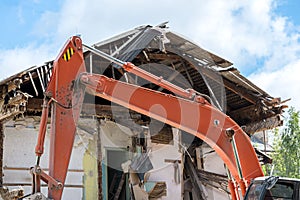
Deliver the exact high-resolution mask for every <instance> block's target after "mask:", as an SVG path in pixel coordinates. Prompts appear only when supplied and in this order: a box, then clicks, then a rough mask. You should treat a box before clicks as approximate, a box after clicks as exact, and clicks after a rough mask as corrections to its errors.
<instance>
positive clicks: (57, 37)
mask: <svg viewBox="0 0 300 200" xmlns="http://www.w3.org/2000/svg"><path fill="white" fill-rule="evenodd" d="M277 3H278V0H264V1H261V0H245V1H240V0H229V1H224V0H211V1H204V0H191V1H189V2H187V1H185V0H175V1H174V0H173V1H172V0H166V1H160V2H153V1H146V0H127V1H126V0H124V1H118V2H117V1H112V0H101V1H99V0H89V1H86V0H78V1H76V3H74V2H73V1H71V0H65V1H64V3H63V4H62V7H61V9H60V10H58V11H57V12H49V11H45V12H44V13H43V14H42V15H41V17H40V19H39V20H38V21H37V22H36V23H35V26H34V30H32V31H33V33H34V34H35V35H36V36H37V37H38V38H42V39H44V41H45V42H44V44H42V45H41V47H37V48H36V49H39V50H32V49H31V48H30V47H25V48H21V49H15V50H8V51H6V52H3V51H2V53H4V54H5V55H6V58H5V59H4V58H3V55H1V56H0V66H8V65H10V66H18V65H19V66H21V65H22V66H26V65H28V64H26V63H30V65H32V64H37V63H39V62H42V61H43V60H42V59H43V57H46V54H48V52H51V51H50V50H49V44H51V48H53V49H55V50H56V51H54V50H53V49H52V51H54V52H57V51H58V50H59V48H60V47H61V46H62V44H63V43H64V41H65V40H66V39H67V38H69V37H70V36H71V35H74V34H81V35H82V38H83V41H84V43H86V44H92V43H95V42H98V41H101V40H104V39H106V38H109V37H111V36H113V35H116V34H119V33H122V32H123V31H126V30H129V29H132V28H133V27H136V26H139V25H145V24H151V25H156V24H159V23H161V22H164V21H169V22H170V27H171V30H172V31H175V32H178V33H180V34H182V35H185V36H187V38H189V39H191V40H193V41H195V42H196V43H198V44H200V46H202V47H204V48H206V49H208V50H210V51H212V52H214V53H215V54H217V55H220V56H222V57H224V58H225V59H228V60H230V61H231V62H233V63H234V64H235V66H236V67H237V68H238V69H240V70H241V71H242V73H244V74H249V73H251V72H253V73H254V74H253V75H251V76H250V77H251V79H252V80H254V83H256V84H257V85H258V86H259V87H261V88H262V89H266V90H267V91H268V92H270V94H271V95H272V96H287V97H292V96H293V95H294V94H296V93H297V92H298V91H299V88H297V87H296V86H295V87H294V85H297V84H295V82H288V81H289V80H290V81H292V80H293V81H295V80H297V77H294V74H295V73H293V72H292V71H290V69H294V67H292V66H294V65H296V63H298V60H299V55H300V44H299V43H300V40H299V37H300V31H299V30H300V29H299V27H295V26H294V25H293V23H291V22H290V21H288V18H286V17H284V16H279V15H278V14H276V13H274V10H275V6H276V4H277ZM47 46H48V47H47ZM38 51H39V52H44V53H42V55H43V56H42V57H38V58H37V56H36V54H37V52H38ZM15 52H17V54H19V58H18V63H19V64H18V65H17V64H15V62H14V58H15V55H11V56H9V55H10V54H16V53H15ZM22 52H23V53H22ZM51 55H53V54H51ZM22 57H23V58H22ZM9 58H11V59H12V61H11V60H10V59H9ZM29 60H30V62H29ZM44 61H45V60H44ZM4 64H5V65H4ZM257 67H260V68H259V69H256V68H257ZM294 70H296V69H294ZM10 72H11V71H10ZM288 72H291V73H292V74H288ZM281 73H284V74H285V75H286V81H285V82H284V81H283V80H281V81H282V84H286V85H279V86H278V87H279V88H281V87H283V88H284V87H287V85H288V87H289V88H290V90H289V91H290V93H288V91H285V90H284V89H283V90H282V91H281V92H282V94H279V93H278V91H280V90H279V89H277V90H274V89H273V88H276V87H272V85H278V84H276V83H277V82H278V81H274V80H275V79H272V78H271V77H277V78H278V76H279V75H280V74H281ZM289 76H291V78H288V77H289ZM262 78H263V79H262ZM261 80H263V81H261ZM267 83H268V84H267ZM292 88H294V89H292ZM292 92H293V93H292ZM289 94H290V95H289Z"/></svg>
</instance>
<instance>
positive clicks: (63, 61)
mask: <svg viewBox="0 0 300 200" xmlns="http://www.w3.org/2000/svg"><path fill="white" fill-rule="evenodd" d="M85 71H86V70H85V66H84V58H83V53H82V43H81V39H80V38H79V37H76V36H74V37H72V38H70V39H69V40H68V41H67V43H66V44H65V46H64V47H63V49H62V51H61V52H60V53H59V55H58V57H57V58H56V60H55V61H54V66H53V72H52V76H51V79H50V82H49V84H48V87H47V90H46V92H45V103H44V107H45V108H44V109H43V113H42V119H41V124H40V132H39V136H38V142H37V145H36V149H35V152H36V155H37V157H38V161H37V166H38V165H39V159H40V157H41V155H42V154H43V151H44V148H43V145H44V140H45V133H46V126H47V118H48V106H49V104H50V103H47V102H48V101H49V102H52V103H51V129H50V158H49V176H46V175H45V176H43V172H42V173H41V174H39V175H40V176H42V177H41V178H42V179H46V181H49V183H48V187H49V189H48V197H49V198H51V199H54V200H58V199H61V196H62V191H63V190H62V188H55V187H53V186H54V184H51V182H52V183H53V180H56V181H57V182H58V183H59V184H58V185H60V184H62V185H63V184H64V182H65V178H66V174H67V170H68V165H69V161H70V156H71V152H72V147H73V142H74V136H75V131H76V122H77V120H78V117H79V114H80V110H81V104H82V101H83V90H82V91H76V90H75V91H74V88H75V84H76V78H77V77H78V75H79V74H80V73H82V72H85ZM51 178H54V179H51ZM48 179H49V180H48ZM33 192H39V189H38V190H37V191H33Z"/></svg>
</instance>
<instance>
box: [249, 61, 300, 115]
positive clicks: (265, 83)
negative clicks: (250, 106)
mask: <svg viewBox="0 0 300 200" xmlns="http://www.w3.org/2000/svg"><path fill="white" fill-rule="evenodd" d="M299 74H300V59H298V60H296V61H293V62H291V63H289V64H288V65H286V66H284V67H282V68H281V69H278V70H274V71H263V72H259V73H254V74H252V75H250V76H249V77H248V78H249V79H250V80H252V81H253V82H255V83H257V84H258V85H259V86H261V88H264V89H265V90H266V91H267V92H269V93H270V94H271V95H273V96H275V97H282V100H285V99H289V98H291V101H290V102H288V105H290V106H294V107H296V109H297V110H300V84H299V81H300V78H299Z"/></svg>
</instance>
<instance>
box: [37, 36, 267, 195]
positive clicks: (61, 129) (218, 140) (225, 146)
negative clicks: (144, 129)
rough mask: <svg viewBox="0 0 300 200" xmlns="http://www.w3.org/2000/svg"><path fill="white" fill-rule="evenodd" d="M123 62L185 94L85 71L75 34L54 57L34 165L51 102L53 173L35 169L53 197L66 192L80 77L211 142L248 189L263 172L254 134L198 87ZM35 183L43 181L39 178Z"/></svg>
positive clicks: (105, 94) (93, 88)
mask: <svg viewBox="0 0 300 200" xmlns="http://www.w3.org/2000/svg"><path fill="white" fill-rule="evenodd" d="M118 64H119V65H120V64H121V65H122V67H123V68H124V69H125V70H127V71H129V72H131V73H134V74H136V75H139V76H141V77H142V78H145V79H147V80H148V81H151V82H153V83H155V84H157V85H160V86H161V87H164V88H166V89H168V90H170V91H171V92H173V93H175V94H176V95H179V96H181V97H176V96H173V95H170V94H165V93H161V92H158V91H154V90H151V89H147V88H143V87H139V86H136V85H131V84H128V83H124V82H120V81H117V80H115V79H111V78H108V77H106V76H103V75H92V74H87V73H85V72H86V69H85V66H84V58H83V53H82V43H81V39H80V38H79V37H72V38H71V39H70V40H69V41H68V42H67V43H66V45H65V46H64V48H63V49H62V51H61V52H60V54H59V56H58V57H57V59H56V60H55V62H54V68H53V74H52V76H51V80H50V83H49V85H48V88H47V90H46V92H45V103H44V109H43V114H42V120H41V125H40V127H41V128H40V132H39V137H38V143H37V146H36V155H37V156H38V162H37V166H36V168H35V169H39V167H38V166H39V159H40V157H41V155H42V154H43V143H44V140H45V133H46V125H47V117H48V107H49V106H50V105H51V131H50V135H51V137H50V162H49V176H47V175H46V174H45V173H43V172H41V173H40V172H39V171H40V170H33V171H38V173H37V172H35V173H37V174H36V177H38V178H39V179H42V180H45V181H46V182H47V183H48V187H49V190H48V197H49V198H52V199H54V200H59V199H61V197H62V191H63V184H64V182H65V179H66V174H67V169H68V165H69V161H70V156H71V151H72V146H73V142H74V136H75V131H76V122H77V120H78V118H79V114H80V108H81V104H82V102H83V95H84V93H83V90H79V91H76V90H75V89H76V87H75V86H76V83H77V80H78V79H79V80H80V82H81V83H82V84H84V85H85V86H86V91H88V92H89V93H91V94H94V95H96V96H99V97H102V98H104V99H107V100H109V101H111V102H115V103H118V104H120V105H122V106H124V107H127V108H129V109H132V110H135V111H137V112H139V113H141V114H144V115H147V116H150V117H153V118H155V119H157V120H160V121H162V122H165V123H168V124H169V125H171V126H174V127H176V128H179V129H181V130H184V131H186V132H188V133H190V134H193V135H195V136H196V137H198V138H200V139H202V140H203V141H205V142H206V143H208V144H209V145H210V146H211V147H212V148H214V149H215V150H216V152H217V153H218V155H219V156H220V157H221V158H222V159H223V161H224V162H225V164H226V165H227V167H228V169H229V170H230V172H231V174H232V176H233V177H234V179H235V180H236V181H237V182H238V183H239V184H240V187H241V188H242V192H243V193H244V192H245V189H243V188H245V184H244V179H245V180H246V185H247V183H249V181H250V180H251V179H252V178H255V177H258V176H263V172H262V170H261V167H260V164H259V162H258V159H257V156H256V153H255V151H254V149H253V147H252V145H251V143H250V140H249V137H248V136H247V135H246V134H245V133H244V132H243V131H242V129H241V128H240V127H239V126H238V124H236V123H235V122H234V121H233V120H232V119H231V118H230V117H228V116H227V115H225V114H224V113H222V112H221V111H219V110H217V109H216V108H214V107H213V106H212V105H210V104H209V103H208V102H207V100H206V99H205V98H203V97H202V96H200V95H197V93H196V92H195V91H194V90H184V89H182V88H180V87H177V86H175V85H173V84H171V83H169V82H167V81H165V80H163V79H162V78H159V77H155V76H153V75H152V74H150V73H148V72H145V71H143V70H140V69H139V68H138V67H136V66H134V65H133V64H131V63H125V62H122V63H118ZM78 77H79V78H78ZM182 97H183V98H182ZM227 129H230V130H233V131H234V135H233V137H234V139H235V140H234V141H235V144H236V149H237V152H238V154H239V155H240V156H239V158H240V164H241V168H242V175H243V178H241V176H239V170H238V166H237V164H236V159H235V156H234V151H233V148H232V143H231V138H230V137H228V132H227V131H226V130H227ZM231 133H232V131H231ZM55 181H57V183H56V182H55ZM34 182H36V183H39V180H37V181H34ZM53 186H62V187H59V188H58V187H53ZM37 188H38V187H37ZM39 191H40V190H39V189H35V190H34V192H39Z"/></svg>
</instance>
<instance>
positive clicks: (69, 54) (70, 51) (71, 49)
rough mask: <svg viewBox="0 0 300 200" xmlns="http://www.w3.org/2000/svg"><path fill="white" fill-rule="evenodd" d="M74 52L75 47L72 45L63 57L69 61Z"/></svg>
mask: <svg viewBox="0 0 300 200" xmlns="http://www.w3.org/2000/svg"><path fill="white" fill-rule="evenodd" d="M73 54H74V49H73V48H72V47H69V48H68V49H67V51H66V52H65V53H64V54H63V59H64V60H65V61H67V62H68V61H69V60H70V59H71V57H72V56H73Z"/></svg>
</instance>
